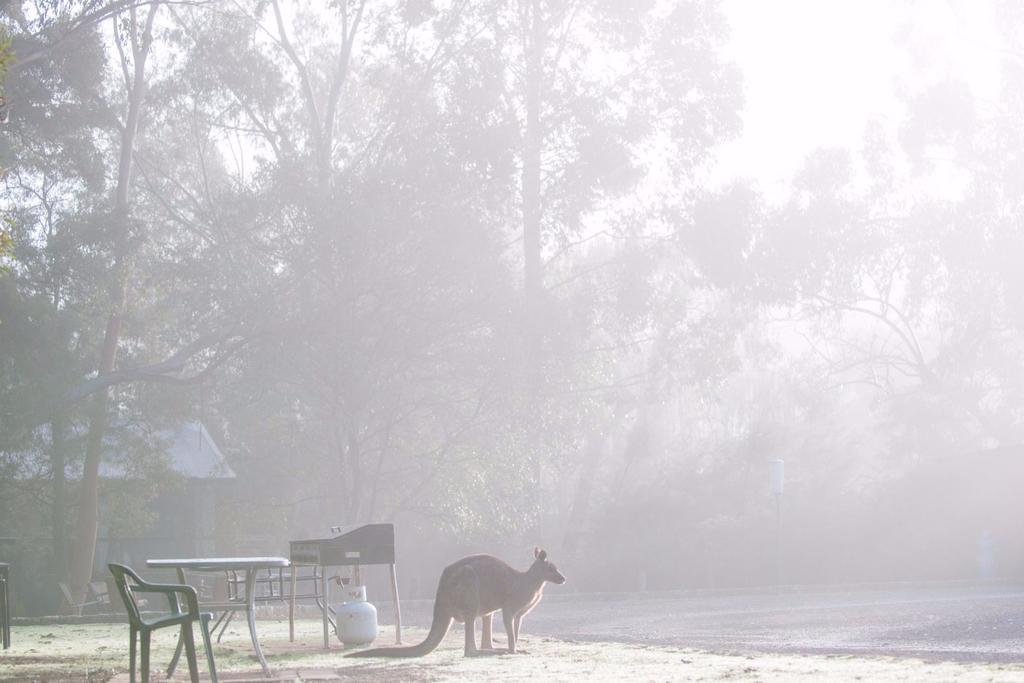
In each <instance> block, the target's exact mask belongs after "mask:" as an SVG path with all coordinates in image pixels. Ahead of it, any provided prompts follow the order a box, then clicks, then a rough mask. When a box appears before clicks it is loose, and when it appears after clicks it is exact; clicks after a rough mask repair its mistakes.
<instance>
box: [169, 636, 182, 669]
mask: <svg viewBox="0 0 1024 683" xmlns="http://www.w3.org/2000/svg"><path fill="white" fill-rule="evenodd" d="M184 643H185V639H184V638H182V637H181V634H180V633H179V634H178V643H177V644H176V645H175V646H174V654H173V655H172V656H171V663H170V664H168V665H167V677H168V678H170V677H171V676H173V675H174V669H175V667H177V666H178V660H179V659H180V658H181V650H182V647H183V645H184Z"/></svg>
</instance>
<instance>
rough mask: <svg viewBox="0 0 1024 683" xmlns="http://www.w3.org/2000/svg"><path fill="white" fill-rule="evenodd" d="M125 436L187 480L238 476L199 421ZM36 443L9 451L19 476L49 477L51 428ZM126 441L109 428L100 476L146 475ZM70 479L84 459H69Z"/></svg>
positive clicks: (136, 429)
mask: <svg viewBox="0 0 1024 683" xmlns="http://www.w3.org/2000/svg"><path fill="white" fill-rule="evenodd" d="M121 430H122V436H123V435H125V434H127V435H128V437H129V440H134V441H135V442H136V445H135V446H134V447H129V448H128V449H127V450H128V451H132V452H134V453H139V452H140V450H139V449H140V445H139V444H141V452H142V453H146V452H148V451H153V452H154V453H155V454H159V455H162V456H163V457H164V459H165V463H166V465H167V468H168V469H170V470H171V471H172V472H175V473H177V474H179V475H181V476H183V477H185V478H186V479H197V480H200V479H201V480H209V479H234V478H235V473H234V471H233V470H232V469H231V466H230V465H228V463H227V460H226V459H225V458H224V454H223V453H222V452H221V450H220V447H218V446H217V443H216V442H215V441H214V440H213V438H212V437H211V436H210V433H209V432H208V431H207V429H206V427H205V425H203V424H202V423H201V422H198V421H190V422H183V423H181V424H180V425H178V426H177V427H171V428H166V429H152V430H151V429H148V428H144V427H140V426H138V425H126V426H123V427H121ZM69 436H70V439H71V440H81V439H84V437H85V429H84V428H78V429H75V428H72V434H71V435H69ZM34 441H35V443H36V444H37V445H36V446H34V447H32V448H29V449H27V450H26V451H23V452H20V453H15V454H9V455H13V456H14V460H16V461H17V462H18V463H19V466H18V469H17V474H16V475H15V478H17V479H31V478H34V477H39V476H49V468H50V457H49V448H50V428H49V425H40V426H39V427H38V428H37V429H36V432H35V438H34ZM124 443H125V442H124V441H123V440H121V439H120V438H119V437H118V436H116V435H115V434H113V433H111V432H109V431H108V433H107V434H106V436H105V437H104V446H105V451H106V452H105V454H104V458H103V460H102V461H101V462H100V476H101V477H102V478H104V479H138V478H142V477H144V476H145V475H144V474H143V473H142V472H141V471H140V469H139V461H138V458H137V456H136V457H133V456H131V455H129V453H128V452H126V449H125V446H124ZM65 472H66V475H65V476H66V477H67V478H68V479H79V478H80V477H81V476H82V465H81V462H80V461H77V462H73V463H72V462H69V463H68V465H67V466H66V470H65Z"/></svg>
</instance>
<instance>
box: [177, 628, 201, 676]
mask: <svg viewBox="0 0 1024 683" xmlns="http://www.w3.org/2000/svg"><path fill="white" fill-rule="evenodd" d="M181 639H182V640H184V641H185V659H186V660H188V676H189V680H191V681H192V683H199V664H198V663H197V662H196V640H195V636H194V635H193V633H192V622H191V621H186V622H185V623H184V624H182V625H181Z"/></svg>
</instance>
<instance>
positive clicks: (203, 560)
mask: <svg viewBox="0 0 1024 683" xmlns="http://www.w3.org/2000/svg"><path fill="white" fill-rule="evenodd" d="M146 566H147V567H150V568H152V569H161V568H167V569H193V570H197V571H201V570H209V571H217V570H224V569H275V568H278V567H288V566H291V562H290V561H289V560H288V558H287V557H179V558H166V559H164V558H161V559H154V560H146Z"/></svg>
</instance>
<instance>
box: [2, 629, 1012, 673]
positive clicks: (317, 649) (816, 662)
mask: <svg viewBox="0 0 1024 683" xmlns="http://www.w3.org/2000/svg"><path fill="white" fill-rule="evenodd" d="M259 632H260V634H261V642H262V643H263V647H264V652H265V654H266V655H267V660H268V661H269V662H270V665H271V668H272V669H273V670H274V672H275V674H276V676H275V679H277V680H352V681H395V680H401V681H412V682H419V681H458V680H467V681H481V680H487V681H521V680H525V679H527V678H533V679H534V680H543V681H579V680H586V681H587V682H588V683H595V682H600V681H622V680H631V681H685V680H692V681H764V680H805V681H819V680H829V681H858V680H862V681H920V680H931V681H990V680H1000V681H1022V682H1024V664H1014V665H1008V664H982V663H966V664H965V663H954V662H924V661H920V660H916V659H897V658H888V657H871V656H845V655H844V656H827V655H817V654H816V655H792V654H754V655H752V654H714V653H707V652H700V651H696V650H687V649H679V648H670V647H660V646H645V645H627V644H621V643H614V642H600V643H597V642H581V641H571V640H556V639H550V638H541V637H536V636H534V637H530V636H529V634H524V642H523V646H524V647H525V648H526V649H528V650H529V652H530V654H528V655H515V656H500V657H485V658H477V659H466V658H464V657H463V656H462V632H461V629H458V628H455V629H453V630H452V633H451V634H450V635H449V636H448V638H447V639H446V641H445V642H444V643H443V644H442V645H441V647H439V648H438V649H437V650H435V651H434V652H433V653H431V654H429V655H427V656H426V657H422V658H419V659H407V660H347V659H345V658H344V657H343V654H344V652H343V650H342V649H341V647H340V646H339V645H338V644H336V643H335V644H333V648H332V649H331V650H330V651H325V650H323V649H322V647H321V645H322V640H321V630H320V623H319V622H318V621H312V620H307V621H302V622H299V623H298V624H297V629H296V641H295V642H294V643H291V642H289V641H288V623H287V621H280V620H263V621H260V622H259ZM392 634H393V631H392V630H391V629H390V628H388V627H382V629H381V637H380V640H379V641H378V642H379V643H380V644H390V643H391V640H392ZM154 635H155V638H154V643H153V645H154V651H153V670H154V672H156V671H159V670H160V669H162V668H164V667H166V664H167V662H168V661H169V660H170V657H171V653H172V652H173V649H174V644H175V638H176V636H175V634H174V633H172V632H157V633H156V634H154ZM424 635H425V632H424V631H422V630H416V629H410V630H408V631H407V632H406V634H405V636H406V637H405V640H406V641H407V642H409V643H412V642H416V641H417V640H418V639H420V638H422V637H423V636H424ZM200 647H201V646H200ZM214 651H215V654H216V657H217V666H218V670H219V671H220V672H221V673H223V674H225V680H241V679H244V680H263V679H262V676H261V673H260V668H259V664H258V663H257V662H256V661H255V658H254V656H253V653H252V649H251V647H250V645H249V641H248V632H247V631H246V630H245V628H244V627H240V626H237V625H232V626H231V627H230V628H229V629H228V631H227V633H226V634H225V636H224V639H223V641H222V642H221V643H219V644H216V645H214ZM127 668H128V627H127V626H126V625H122V624H90V625H67V626H55V625H47V626H19V627H17V628H16V629H15V632H14V643H13V646H12V647H11V649H10V650H7V651H6V652H4V653H2V654H0V679H6V680H26V679H36V680H61V681H67V680H74V681H85V680H89V681H110V680H115V681H118V682H119V681H121V680H124V681H127V680H128V676H127V673H126V672H127ZM183 670H184V663H182V665H180V667H179V671H178V673H177V674H176V675H175V679H176V680H185V679H186V678H187V672H186V673H183ZM200 670H201V672H203V673H205V665H204V664H203V660H202V655H201V654H200Z"/></svg>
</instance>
